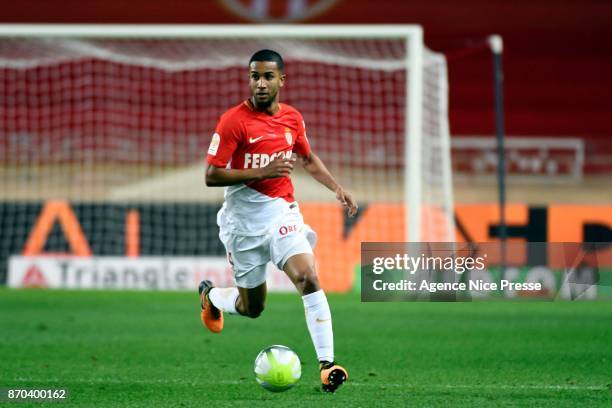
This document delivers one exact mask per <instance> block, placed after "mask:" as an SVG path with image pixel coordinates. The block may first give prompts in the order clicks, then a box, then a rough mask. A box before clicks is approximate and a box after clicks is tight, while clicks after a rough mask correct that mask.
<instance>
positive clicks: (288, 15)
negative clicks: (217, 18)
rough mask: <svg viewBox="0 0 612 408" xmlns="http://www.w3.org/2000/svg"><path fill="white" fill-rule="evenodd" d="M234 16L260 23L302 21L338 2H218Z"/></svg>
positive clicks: (266, 0) (237, 0) (244, 0)
mask: <svg viewBox="0 0 612 408" xmlns="http://www.w3.org/2000/svg"><path fill="white" fill-rule="evenodd" d="M218 1H219V2H220V3H221V4H222V5H223V6H225V7H226V8H228V9H229V10H230V11H231V12H233V13H234V14H237V15H238V16H240V17H242V18H244V19H246V20H250V21H257V22H260V23H264V22H266V23H282V22H284V23H288V22H293V21H302V20H307V19H309V18H312V17H314V16H316V15H318V14H321V13H323V12H325V11H327V10H328V9H329V8H331V7H332V6H333V5H335V4H337V3H339V1H340V0H218Z"/></svg>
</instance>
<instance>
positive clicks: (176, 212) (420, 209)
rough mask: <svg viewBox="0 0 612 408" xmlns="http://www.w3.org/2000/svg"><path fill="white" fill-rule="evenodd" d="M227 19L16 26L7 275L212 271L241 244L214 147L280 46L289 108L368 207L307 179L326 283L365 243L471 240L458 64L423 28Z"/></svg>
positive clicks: (9, 95) (8, 84) (8, 130)
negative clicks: (459, 128)
mask: <svg viewBox="0 0 612 408" xmlns="http://www.w3.org/2000/svg"><path fill="white" fill-rule="evenodd" d="M17 28H19V27H17ZM94 29H95V30H97V31H95V30H94ZM92 30H93V31H92ZM219 30H220V31H221V32H222V33H221V34H220V33H219V32H218V31H215V29H214V28H211V27H208V28H207V27H199V28H198V27H195V28H194V27H179V26H174V27H161V28H157V29H156V28H155V27H149V30H148V31H147V30H144V31H143V30H142V29H141V32H140V34H138V29H137V28H135V27H132V29H131V30H130V27H129V26H119V27H108V28H104V27H101V28H100V27H97V28H96V27H95V26H82V27H81V29H80V30H79V28H78V27H76V28H75V27H72V28H70V29H65V30H62V26H55V27H51V28H50V26H38V27H37V26H30V28H29V29H27V30H24V29H21V30H19V29H15V30H12V28H11V26H4V27H0V32H1V35H0V186H1V187H0V189H1V192H2V193H1V194H0V196H1V197H2V201H1V202H0V223H1V225H2V228H1V230H0V231H1V232H0V234H1V236H0V278H3V277H2V275H4V273H5V272H6V270H7V265H8V259H9V257H10V256H13V255H27V256H40V255H49V254H51V255H54V256H57V255H58V254H70V255H78V256H94V257H96V256H112V257H116V258H117V259H119V258H121V257H128V258H130V259H132V258H133V259H138V258H143V257H144V258H146V257H163V258H167V259H171V258H180V259H185V258H186V257H191V258H194V257H196V258H201V259H204V261H203V262H201V263H199V264H198V265H199V266H198V267H197V268H199V269H198V270H200V271H203V272H202V273H204V274H205V273H206V270H207V268H208V265H212V264H215V263H214V262H213V261H214V260H215V259H217V258H220V257H223V256H224V255H225V254H224V250H223V247H222V245H221V243H220V242H219V239H218V237H217V234H218V229H217V226H216V212H217V211H218V209H219V207H220V205H221V203H222V201H223V189H221V188H207V187H206V186H205V184H204V172H205V155H206V151H207V149H208V145H209V143H210V140H211V137H212V134H213V133H214V132H213V131H214V128H215V125H216V122H217V119H218V118H219V116H220V115H221V114H222V113H223V112H224V111H225V110H227V109H228V108H230V107H232V106H235V105H237V104H239V103H241V102H242V101H244V100H245V99H247V98H248V96H249V89H248V86H247V84H248V71H247V62H248V59H249V57H250V55H252V54H253V53H254V52H255V51H257V50H259V49H262V48H271V49H274V50H277V51H278V52H280V53H281V54H282V55H283V57H284V59H285V64H286V74H287V80H286V84H285V87H284V88H283V89H282V91H281V101H282V102H283V103H287V104H290V105H293V106H294V107H296V108H297V109H298V110H300V111H301V113H302V114H303V116H304V119H305V122H306V130H307V134H308V138H309V140H310V142H311V145H312V148H313V151H314V152H315V153H317V154H318V155H319V156H320V157H321V158H322V159H323V161H324V162H325V163H326V165H327V166H328V167H329V168H330V170H331V171H332V173H333V174H334V175H335V176H336V178H337V179H338V180H339V182H340V183H341V184H342V185H343V186H345V188H346V189H348V190H349V191H351V192H352V193H353V194H354V196H355V197H356V199H357V201H358V203H359V205H360V212H359V215H358V217H356V218H354V219H348V218H346V217H345V215H344V214H343V212H342V209H341V208H340V206H339V205H338V203H337V202H336V201H335V196H334V194H333V193H332V192H330V191H327V190H326V189H325V188H324V187H323V186H321V185H319V184H318V183H317V182H316V181H314V180H313V179H312V178H310V177H308V176H307V175H306V174H305V173H304V172H303V171H300V170H299V169H298V170H297V171H296V172H295V174H294V175H293V180H294V185H295V187H296V198H297V199H298V201H299V202H300V206H301V209H302V212H303V214H304V217H305V220H306V222H307V223H309V224H310V225H311V226H312V227H313V228H314V229H315V230H316V231H317V233H318V236H319V242H318V246H317V248H316V254H317V260H318V263H319V271H320V275H321V280H322V282H323V285H324V286H325V287H327V288H330V289H332V290H348V289H350V287H351V285H352V282H353V276H354V271H355V267H356V265H358V263H359V250H360V243H361V242H362V241H406V240H423V241H452V240H453V239H454V224H453V217H452V208H453V202H452V183H451V174H450V157H449V154H450V153H449V152H450V147H449V134H448V133H449V130H448V115H447V76H446V64H445V60H444V58H443V57H442V56H441V55H438V54H435V53H432V52H430V51H428V50H426V49H423V48H422V43H421V42H422V36H421V35H420V30H419V29H418V28H416V29H415V28H414V27H408V28H407V29H406V30H405V32H403V34H401V35H399V34H397V33H395V32H394V33H393V35H391V34H389V35H388V36H384V35H381V34H380V33H381V32H380V31H378V32H376V29H375V28H373V27H368V28H367V29H366V30H364V29H363V28H361V29H360V28H359V27H357V28H354V31H353V35H351V34H350V32H347V30H349V28H346V29H344V31H343V30H342V29H340V30H339V31H334V30H333V28H332V29H331V31H330V29H329V27H328V28H319V29H316V30H315V29H314V28H313V29H310V30H311V32H310V33H308V34H304V35H303V36H300V35H299V33H300V32H303V33H306V32H307V31H306V30H309V29H308V27H301V28H297V27H285V31H283V27H275V28H272V29H271V28H269V27H268V28H266V27H250V28H246V27H241V28H239V29H236V28H234V30H232V29H231V28H227V27H226V28H221V29H219ZM224 30H225V31H224ZM253 30H259V31H253ZM266 30H268V31H266ZM326 30H327V31H326ZM13 31H14V32H13ZM94 31H95V32H94ZM145 31H146V32H145ZM250 31H253V32H252V33H251V32H250ZM270 31H274V33H270ZM413 32H414V33H416V34H417V35H412V33H413ZM37 33H38V34H37ZM96 33H97V34H96ZM223 33H228V34H227V35H224V34H223ZM369 33H372V35H370V34H369ZM258 34H259V35H258ZM301 37H304V38H301ZM411 53H412V54H414V55H411ZM416 53H418V54H416ZM298 167H299V166H298ZM206 260H210V262H209V263H207V262H206ZM222 261H223V260H222ZM117 262H119V261H117ZM221 263H223V262H221ZM215 265H216V264H215ZM211 268H212V267H211ZM30 272H31V271H30ZM24 273H25V272H24ZM43 274H44V273H43ZM3 279H5V278H3ZM92 279H102V280H103V279H104V278H103V277H100V276H98V277H96V278H92Z"/></svg>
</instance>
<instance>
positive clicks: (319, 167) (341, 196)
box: [302, 151, 358, 217]
mask: <svg viewBox="0 0 612 408" xmlns="http://www.w3.org/2000/svg"><path fill="white" fill-rule="evenodd" d="M302 160H303V164H304V169H305V170H306V171H307V172H308V173H309V174H310V175H311V176H312V177H313V178H314V179H315V180H317V181H318V182H319V183H321V184H323V185H324V186H325V187H327V188H328V189H330V190H331V191H333V192H334V193H336V198H337V199H338V201H340V202H341V203H342V205H343V206H344V207H345V208H347V209H348V215H349V216H350V217H352V216H353V215H355V214H356V213H357V208H358V207H357V203H356V202H355V200H354V199H353V196H352V195H351V194H349V192H348V191H346V190H344V188H342V186H341V185H340V184H338V182H337V181H336V180H335V179H334V177H333V176H332V175H331V173H330V172H329V170H328V169H327V167H325V164H323V161H322V160H321V159H320V158H319V156H317V155H316V154H314V153H313V152H312V151H310V152H309V153H308V154H307V155H306V156H302Z"/></svg>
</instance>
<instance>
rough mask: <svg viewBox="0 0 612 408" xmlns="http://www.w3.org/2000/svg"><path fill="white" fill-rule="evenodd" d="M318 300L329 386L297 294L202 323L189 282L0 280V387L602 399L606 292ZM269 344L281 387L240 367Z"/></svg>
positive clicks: (496, 401)
mask: <svg viewBox="0 0 612 408" xmlns="http://www.w3.org/2000/svg"><path fill="white" fill-rule="evenodd" d="M329 300H330V305H331V307H332V313H333V318H334V334H335V341H336V355H337V359H338V361H340V362H341V363H343V364H344V365H345V366H346V367H347V368H348V370H349V374H350V379H349V381H348V382H347V384H346V385H345V386H343V387H342V388H341V389H340V390H339V391H338V392H337V393H335V394H333V395H332V394H323V393H321V392H320V391H319V379H318V367H317V364H316V359H315V354H314V349H313V347H312V344H311V342H310V338H309V336H308V333H307V330H306V325H305V322H304V316H303V313H304V311H303V307H302V304H301V299H300V298H299V296H298V295H296V294H271V295H270V296H269V299H268V302H267V309H266V310H265V312H264V313H263V315H262V316H261V317H260V318H259V319H256V320H250V319H247V318H244V317H237V316H229V317H227V316H226V323H225V329H224V331H223V332H222V333H221V334H217V335H214V334H211V333H209V332H208V331H207V330H205V329H204V328H203V327H202V326H201V324H200V321H199V308H198V304H197V303H198V302H197V295H196V294H195V293H193V294H189V293H167V292H163V293H160V292H100V291H44V290H18V291H15V290H7V289H0V387H15V388H46V389H49V388H68V389H69V391H70V400H69V401H68V402H67V403H65V404H59V405H54V406H58V407H59V406H83V407H92V406H99V407H132V406H133V407H136V406H142V407H161V406H168V407H208V406H227V407H237V406H347V407H357V406H362V407H370V406H393V407H398V406H442V407H449V406H469V407H473V406H530V407H531V406H550V407H559V406H589V407H593V406H612V302H602V301H599V302H503V301H498V302H473V303H384V304H382V303H378V304H373V303H367V304H366V303H360V301H359V298H358V297H357V296H355V295H329ZM271 344H283V345H286V346H289V347H291V348H293V349H294V350H295V351H296V352H297V353H298V354H299V356H300V358H301V360H302V363H303V367H302V379H301V380H300V382H299V383H298V385H297V386H296V387H295V388H293V389H292V390H289V391H287V392H285V393H280V394H272V393H270V392H268V391H266V390H264V389H262V388H260V387H259V385H257V383H256V382H255V379H254V376H253V373H252V368H253V360H254V358H255V356H256V355H257V353H258V352H259V351H260V350H261V349H262V348H264V347H266V346H268V345H271ZM17 405H18V406H19V407H26V406H38V407H39V406H42V404H40V403H27V404H17ZM17 405H11V406H17Z"/></svg>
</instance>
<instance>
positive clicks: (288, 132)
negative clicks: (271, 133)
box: [285, 128, 293, 146]
mask: <svg viewBox="0 0 612 408" xmlns="http://www.w3.org/2000/svg"><path fill="white" fill-rule="evenodd" d="M285 140H286V141H287V144H288V145H289V146H291V144H292V143H293V135H292V134H291V130H289V128H285Z"/></svg>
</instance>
